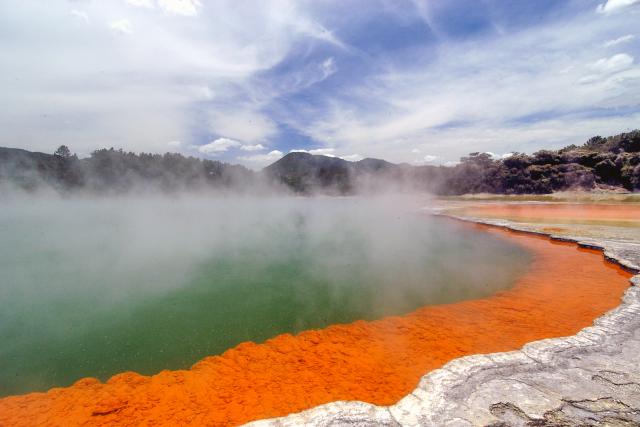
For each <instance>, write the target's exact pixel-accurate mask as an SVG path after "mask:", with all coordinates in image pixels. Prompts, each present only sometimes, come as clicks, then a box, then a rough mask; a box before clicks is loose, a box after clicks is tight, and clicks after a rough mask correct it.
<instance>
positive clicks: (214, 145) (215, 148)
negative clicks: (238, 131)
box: [198, 138, 241, 156]
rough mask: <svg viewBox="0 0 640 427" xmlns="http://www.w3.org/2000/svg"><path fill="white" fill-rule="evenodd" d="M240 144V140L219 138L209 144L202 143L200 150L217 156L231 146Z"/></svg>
mask: <svg viewBox="0 0 640 427" xmlns="http://www.w3.org/2000/svg"><path fill="white" fill-rule="evenodd" d="M240 145H241V144H240V142H238V141H236V140H233V139H229V138H218V139H216V140H215V141H211V142H210V143H208V144H204V145H200V146H199V147H198V151H199V152H200V153H202V154H208V155H212V156H216V155H218V154H220V153H224V152H225V151H227V150H229V148H234V147H239V146H240Z"/></svg>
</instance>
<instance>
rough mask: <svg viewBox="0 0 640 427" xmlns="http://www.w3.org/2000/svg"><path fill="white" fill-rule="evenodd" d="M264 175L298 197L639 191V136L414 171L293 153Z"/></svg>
mask: <svg viewBox="0 0 640 427" xmlns="http://www.w3.org/2000/svg"><path fill="white" fill-rule="evenodd" d="M265 173H267V174H268V175H269V176H272V177H274V178H275V179H278V180H280V181H281V182H283V183H285V184H286V185H287V186H289V187H291V188H293V189H294V190H296V191H299V192H309V191H311V190H313V189H314V188H318V187H320V188H333V189H334V190H337V191H338V192H343V193H344V192H351V191H355V190H358V189H361V188H369V189H374V190H375V189H376V188H381V187H388V188H391V189H393V188H402V189H415V190H421V191H429V192H432V193H436V194H449V195H454V194H466V193H497V194H528V193H533V194H542V193H551V192H554V191H562V190H578V189H580V190H592V189H595V188H602V189H609V190H627V191H640V131H638V130H636V131H633V132H629V133H623V134H620V135H616V136H612V137H608V138H602V137H599V136H596V137H593V138H591V139H589V140H588V141H587V142H586V143H584V144H583V145H580V146H576V145H571V146H568V147H565V148H563V149H561V150H555V151H554V150H541V151H538V152H536V153H533V154H523V153H514V154H513V155H511V156H510V157H508V158H505V159H494V158H492V157H491V155H489V154H487V153H480V152H476V153H471V154H469V155H468V156H467V157H463V158H462V159H460V163H459V164H457V165H455V166H452V167H446V166H428V165H423V166H411V165H408V164H393V163H389V162H386V161H383V160H377V159H365V160H361V161H359V162H348V161H345V160H342V159H338V158H333V157H325V156H312V155H310V154H306V153H290V154H288V155H286V156H284V157H283V158H282V159H280V160H278V161H277V162H275V163H274V164H272V165H270V166H268V167H267V168H265Z"/></svg>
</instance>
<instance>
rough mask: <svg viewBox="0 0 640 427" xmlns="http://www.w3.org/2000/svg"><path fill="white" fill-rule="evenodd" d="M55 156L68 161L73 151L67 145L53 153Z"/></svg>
mask: <svg viewBox="0 0 640 427" xmlns="http://www.w3.org/2000/svg"><path fill="white" fill-rule="evenodd" d="M53 155H54V156H56V157H60V158H62V159H68V158H70V157H71V150H69V147H67V146H66V145H61V146H60V147H58V149H57V150H56V151H55V152H54V153H53Z"/></svg>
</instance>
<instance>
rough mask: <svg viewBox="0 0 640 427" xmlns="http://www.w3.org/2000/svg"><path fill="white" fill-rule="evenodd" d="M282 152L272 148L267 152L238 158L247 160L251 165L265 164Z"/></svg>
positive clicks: (280, 155)
mask: <svg viewBox="0 0 640 427" xmlns="http://www.w3.org/2000/svg"><path fill="white" fill-rule="evenodd" d="M283 155H284V153H283V152H282V151H280V150H273V151H270V152H268V153H267V154H254V155H253V156H240V157H238V160H240V161H244V162H248V163H250V164H251V166H253V167H257V166H265V165H267V164H269V163H273V162H275V161H276V160H278V159H280V158H281V157H282V156H283Z"/></svg>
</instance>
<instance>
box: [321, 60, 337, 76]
mask: <svg viewBox="0 0 640 427" xmlns="http://www.w3.org/2000/svg"><path fill="white" fill-rule="evenodd" d="M320 69H321V70H322V80H324V79H326V78H327V77H329V76H330V75H332V74H333V73H335V72H336V71H337V70H338V67H336V62H335V60H334V59H333V58H327V59H325V60H324V61H322V64H321V65H320Z"/></svg>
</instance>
